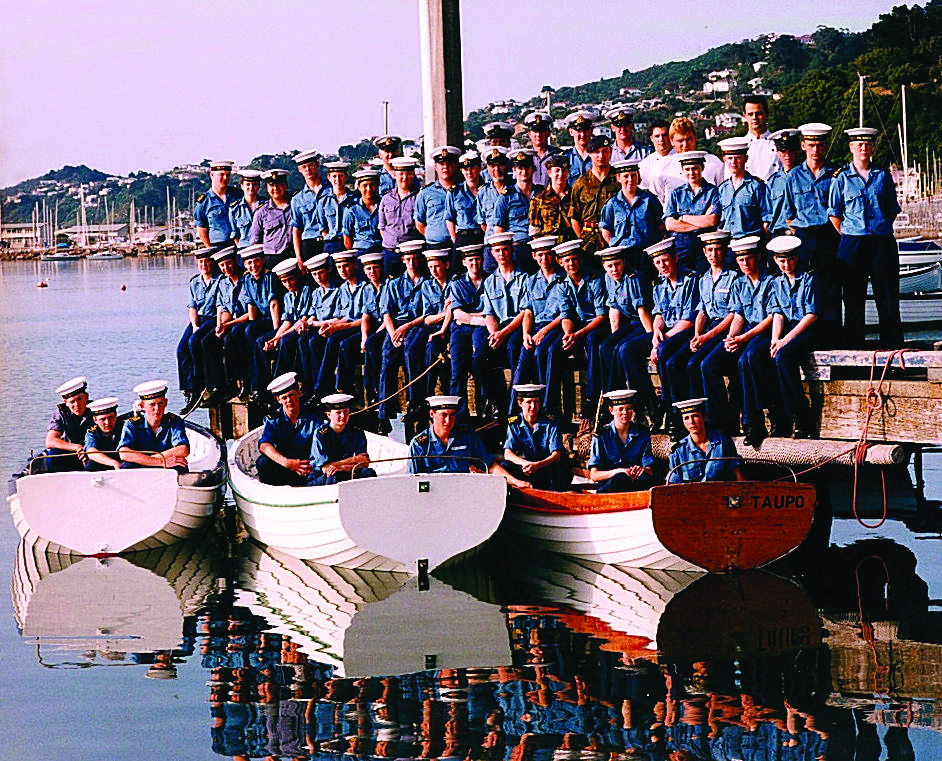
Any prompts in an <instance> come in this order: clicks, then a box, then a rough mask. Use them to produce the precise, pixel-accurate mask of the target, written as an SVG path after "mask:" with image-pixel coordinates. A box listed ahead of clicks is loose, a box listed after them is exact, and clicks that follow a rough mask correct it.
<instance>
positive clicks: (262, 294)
mask: <svg viewBox="0 0 942 761" xmlns="http://www.w3.org/2000/svg"><path fill="white" fill-rule="evenodd" d="M282 290H283V288H282V286H281V281H280V280H279V279H278V277H277V276H276V275H275V273H274V272H271V271H270V270H264V271H263V272H262V276H261V277H260V278H259V279H258V280H256V279H255V278H254V277H252V276H251V275H250V274H249V273H248V272H246V273H245V274H244V275H243V276H242V291H241V292H240V293H239V300H240V301H241V302H242V307H243V309H245V310H246V311H248V307H249V304H252V305H253V306H254V307H255V308H256V309H257V310H258V311H259V313H260V316H261V317H270V316H271V302H272V301H280V300H281V298H280V295H281V293H282Z"/></svg>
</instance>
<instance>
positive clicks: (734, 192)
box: [716, 137, 772, 238]
mask: <svg viewBox="0 0 942 761" xmlns="http://www.w3.org/2000/svg"><path fill="white" fill-rule="evenodd" d="M719 146H720V149H721V150H722V151H723V162H724V163H725V164H726V171H727V173H728V174H729V176H728V177H727V178H726V179H725V180H724V181H723V182H722V183H720V185H719V187H718V188H717V190H716V194H717V199H718V202H719V206H718V209H717V211H718V212H719V215H720V227H721V228H723V229H724V230H728V231H729V233H730V235H732V236H733V237H734V238H741V237H744V236H747V235H759V236H766V237H767V236H768V232H769V221H770V220H771V218H772V210H771V208H770V207H769V194H768V188H767V187H766V185H765V182H763V181H762V180H761V179H759V178H758V177H753V176H752V175H751V174H749V172H747V171H746V154H747V153H748V152H749V140H748V139H746V138H744V137H728V138H726V139H725V140H720V142H719Z"/></svg>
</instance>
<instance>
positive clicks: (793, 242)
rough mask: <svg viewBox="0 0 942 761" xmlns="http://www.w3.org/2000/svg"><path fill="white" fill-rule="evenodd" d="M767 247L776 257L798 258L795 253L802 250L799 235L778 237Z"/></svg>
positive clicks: (766, 245) (767, 244)
mask: <svg viewBox="0 0 942 761" xmlns="http://www.w3.org/2000/svg"><path fill="white" fill-rule="evenodd" d="M765 247H766V250H768V251H771V252H772V256H774V257H779V256H782V257H788V256H797V254H796V253H795V252H796V251H797V250H798V249H799V248H801V238H799V237H798V236H797V235H776V236H775V237H774V238H772V240H770V241H769V242H768V243H766V244H765Z"/></svg>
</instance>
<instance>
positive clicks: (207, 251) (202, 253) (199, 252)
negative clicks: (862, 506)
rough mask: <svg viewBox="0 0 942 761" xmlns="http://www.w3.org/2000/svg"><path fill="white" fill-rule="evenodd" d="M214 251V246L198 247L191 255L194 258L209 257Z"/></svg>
mask: <svg viewBox="0 0 942 761" xmlns="http://www.w3.org/2000/svg"><path fill="white" fill-rule="evenodd" d="M215 253H216V247H215V246H207V247H206V248H198V249H196V251H194V252H193V256H194V258H196V259H209V257H211V256H212V255H213V254H215Z"/></svg>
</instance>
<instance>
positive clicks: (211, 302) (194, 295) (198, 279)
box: [189, 273, 220, 317]
mask: <svg viewBox="0 0 942 761" xmlns="http://www.w3.org/2000/svg"><path fill="white" fill-rule="evenodd" d="M219 280H220V277H219V276H217V277H214V278H212V279H211V280H210V281H209V282H208V283H207V282H206V281H205V280H203V276H202V275H201V274H200V273H197V274H195V275H193V277H191V278H190V302H189V308H190V309H195V310H196V313H197V314H198V315H199V316H200V317H215V316H216V297H217V295H218V293H219Z"/></svg>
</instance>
